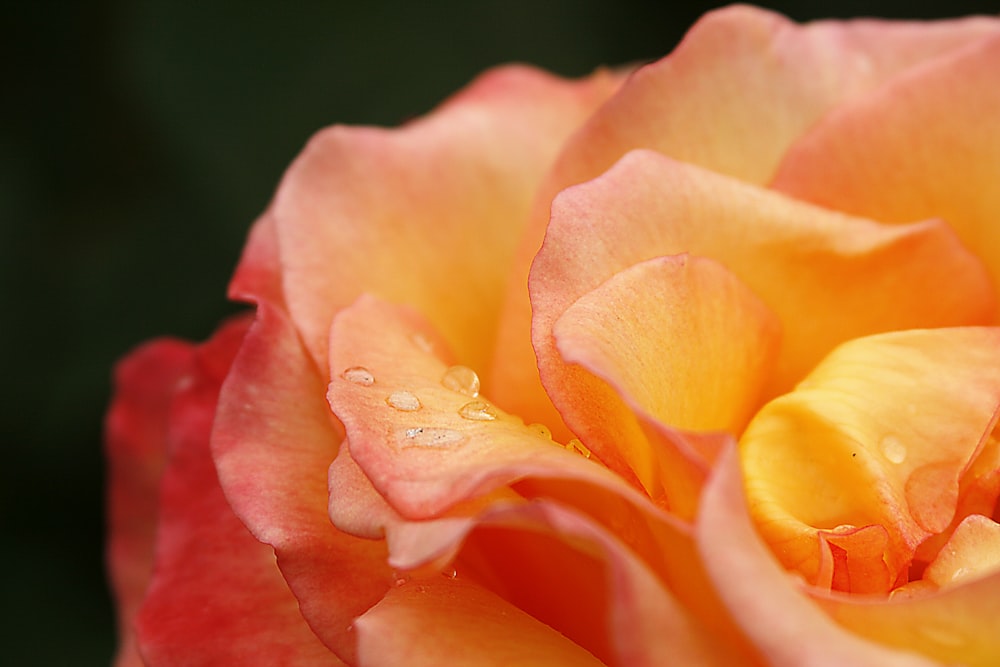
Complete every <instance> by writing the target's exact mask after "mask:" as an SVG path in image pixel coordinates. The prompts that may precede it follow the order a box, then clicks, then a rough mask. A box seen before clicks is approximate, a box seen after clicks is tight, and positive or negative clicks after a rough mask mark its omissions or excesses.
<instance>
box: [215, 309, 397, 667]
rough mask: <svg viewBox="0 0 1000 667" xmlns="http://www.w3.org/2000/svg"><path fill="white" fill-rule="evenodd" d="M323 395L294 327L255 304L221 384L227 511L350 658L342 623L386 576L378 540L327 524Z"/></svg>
mask: <svg viewBox="0 0 1000 667" xmlns="http://www.w3.org/2000/svg"><path fill="white" fill-rule="evenodd" d="M323 392H324V380H322V379H321V378H320V376H319V374H318V373H317V372H316V369H315V366H314V365H313V363H312V361H311V359H310V358H309V356H308V353H307V352H306V351H305V349H304V348H303V347H302V345H301V344H300V342H299V340H298V337H297V334H296V332H295V330H294V329H293V327H292V325H291V323H290V322H289V321H288V320H287V319H286V316H285V315H284V314H283V313H282V312H281V311H279V310H277V309H274V308H273V307H271V306H270V305H268V304H266V303H265V304H262V305H261V306H259V307H258V309H257V319H256V321H255V322H254V325H253V326H252V327H251V329H250V331H249V333H248V334H247V337H246V340H245V341H244V344H243V347H242V348H241V350H240V353H239V355H238V356H237V358H236V361H235V362H234V364H233V369H232V371H231V373H230V375H229V378H228V379H227V381H226V384H225V386H224V387H223V390H222V394H221V396H220V403H219V409H218V414H217V417H216V424H215V430H214V432H213V434H212V451H213V455H214V456H215V461H216V466H217V469H218V472H219V478H220V481H221V483H222V487H223V489H224V490H225V492H226V497H227V498H228V499H229V502H230V503H231V505H232V507H233V509H234V511H235V512H236V514H237V515H238V516H239V517H240V519H241V520H242V521H243V522H244V523H245V524H246V526H247V527H248V528H249V529H250V530H251V532H253V534H254V535H255V536H256V537H257V539H259V540H261V541H262V542H265V543H267V544H270V545H271V546H273V547H274V550H275V553H276V554H277V557H278V565H279V567H280V568H281V571H282V573H283V574H284V576H285V579H286V580H287V581H288V585H289V586H290V588H291V589H292V592H293V593H294V594H295V595H296V597H297V598H298V599H299V603H300V605H301V609H302V613H303V615H304V616H305V618H306V620H307V621H308V622H309V624H310V626H311V627H312V628H313V629H314V630H315V632H316V633H317V635H319V637H320V638H321V639H322V640H323V642H324V643H326V644H327V646H329V647H330V648H331V649H332V650H333V651H334V652H336V653H337V655H339V656H340V657H341V658H342V659H344V660H345V661H348V662H350V661H351V660H352V655H353V650H354V638H353V637H352V636H351V635H350V634H349V633H348V630H347V628H348V626H349V624H350V622H351V620H352V619H353V618H354V617H356V616H357V615H358V614H360V613H362V612H363V611H364V610H366V609H368V608H369V607H370V606H371V605H372V604H374V603H375V602H376V601H377V600H378V599H380V598H381V596H382V595H383V594H384V592H385V591H386V590H387V589H388V588H389V586H390V585H391V581H392V574H391V571H390V570H389V567H388V566H387V565H386V563H385V557H386V554H385V545H384V544H383V543H381V542H374V541H370V540H363V539H359V538H356V537H353V536H350V535H346V534H344V533H342V532H340V531H338V530H336V529H335V528H334V527H333V526H332V525H330V520H329V517H328V514H327V505H328V495H327V493H328V492H327V486H326V470H327V468H328V467H329V465H330V463H331V462H332V461H333V459H334V458H335V457H336V455H337V448H338V444H339V443H340V441H341V439H342V437H343V436H342V435H341V434H340V433H339V432H338V431H339V427H337V426H335V425H334V420H333V418H332V415H331V414H330V411H329V406H328V405H327V404H326V401H324V400H323Z"/></svg>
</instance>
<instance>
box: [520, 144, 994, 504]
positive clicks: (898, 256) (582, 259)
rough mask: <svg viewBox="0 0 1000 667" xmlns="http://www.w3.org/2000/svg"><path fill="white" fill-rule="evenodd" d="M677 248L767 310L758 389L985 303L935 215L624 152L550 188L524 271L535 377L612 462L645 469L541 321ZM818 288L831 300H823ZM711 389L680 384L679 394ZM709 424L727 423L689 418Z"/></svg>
mask: <svg viewBox="0 0 1000 667" xmlns="http://www.w3.org/2000/svg"><path fill="white" fill-rule="evenodd" d="M683 252H689V253H691V254H692V255H696V256H706V257H709V258H712V259H715V260H717V261H718V262H720V263H721V264H722V265H724V266H725V267H726V268H727V269H728V270H729V271H731V272H732V273H733V274H734V275H735V276H736V277H737V278H739V279H740V280H741V281H743V282H744V283H745V284H746V286H747V287H749V289H750V290H752V291H753V293H755V294H756V295H757V296H758V297H760V299H761V300H762V301H763V302H764V303H765V304H766V305H767V306H768V307H769V308H770V309H771V310H772V311H773V312H774V314H775V315H776V316H777V318H778V320H779V322H780V324H781V329H782V340H781V348H780V351H779V353H778V355H777V359H776V362H775V364H774V368H773V369H772V371H771V374H770V378H769V382H768V386H767V388H766V389H765V395H772V396H773V395H775V394H777V393H779V392H781V391H785V390H787V389H788V388H790V387H791V386H792V385H793V384H794V382H796V381H797V380H799V379H801V378H802V377H803V376H804V375H805V374H806V373H807V372H808V371H809V370H810V369H811V368H812V367H813V365H814V364H815V363H816V362H817V361H819V360H820V359H821V358H822V357H823V355H825V354H826V353H827V352H828V351H829V350H830V349H832V348H833V347H834V346H835V345H837V344H838V343H840V342H843V341H845V340H850V339H852V338H855V337H857V336H862V335H866V334H869V333H874V332H879V331H889V330H893V329H906V328H912V327H932V326H947V325H957V324H974V323H980V322H983V321H986V320H988V319H989V318H990V316H991V313H992V309H993V307H994V302H993V292H992V287H991V285H990V284H989V278H988V276H987V275H986V273H985V271H984V269H983V267H982V266H981V265H980V264H979V262H978V260H977V259H976V258H975V256H974V255H972V254H971V253H969V252H968V250H966V249H965V248H964V247H963V246H962V245H961V244H960V243H959V242H958V240H957V238H956V237H955V236H954V234H953V233H952V232H951V230H950V229H949V228H948V227H947V226H946V225H944V224H943V223H940V222H939V221H926V222H921V223H914V224H911V225H908V226H905V227H901V226H890V225H879V224H877V223H874V222H871V221H868V220H864V219H859V218H850V217H847V216H843V215H841V214H837V213H832V212H829V211H825V210H823V209H819V208H815V207H812V206H809V205H805V204H802V203H800V202H796V201H794V200H791V199H788V198H786V197H783V196H781V195H778V194H775V193H772V192H769V191H767V190H763V189H760V188H757V187H754V186H749V185H746V184H743V183H740V182H738V181H735V180H732V179H729V178H726V177H724V176H719V175H718V174H713V173H711V172H707V171H704V170H702V169H699V168H697V167H693V166H690V165H685V164H683V163H679V162H676V161H673V160H670V159H669V158H665V157H663V156H661V155H658V154H655V153H651V152H648V151H635V152H633V153H630V154H629V155H628V156H626V157H625V158H623V159H622V161H621V162H619V163H618V164H617V165H615V167H614V168H612V169H611V170H609V171H608V172H607V173H606V174H604V175H603V176H601V177H600V178H598V179H595V180H593V181H591V182H589V183H586V184H584V185H580V186H576V187H574V188H570V189H568V190H566V191H565V192H563V193H562V194H561V195H560V196H559V197H558V198H557V199H556V201H555V203H554V205H553V214H552V220H551V222H550V224H549V228H548V232H547V234H546V238H545V244H544V245H543V247H542V249H541V250H540V251H539V253H538V256H537V258H536V260H535V263H534V265H533V266H532V271H531V277H530V283H529V286H530V290H531V298H532V304H533V307H534V324H533V332H532V337H533V341H534V345H535V350H536V353H537V356H538V367H539V371H540V373H541V377H542V380H543V382H544V383H545V385H546V388H547V390H548V391H549V394H550V395H551V396H552V400H553V402H554V403H555V405H556V407H557V408H558V409H559V410H560V413H561V414H562V416H563V418H564V419H565V421H566V423H567V425H569V426H570V428H571V429H572V430H573V431H574V432H575V433H576V434H577V435H578V436H579V437H580V438H581V439H582V440H583V441H584V442H586V443H587V445H588V446H589V447H591V448H592V449H594V451H595V452H596V453H597V454H598V455H599V456H600V457H601V458H602V460H603V461H605V463H607V464H608V465H610V466H611V467H612V468H613V469H615V470H616V471H618V472H619V473H620V474H623V475H633V474H636V475H640V476H646V475H647V474H648V471H651V470H653V469H654V466H653V464H652V463H651V462H650V461H651V458H652V456H651V454H650V452H649V450H648V447H647V446H646V445H645V443H643V442H642V441H641V440H639V441H637V440H635V439H634V437H632V436H631V434H630V432H629V430H628V427H629V424H628V422H627V421H623V420H621V419H618V420H615V421H611V420H610V419H609V418H608V416H609V415H610V416H612V417H613V416H615V415H620V414H624V413H625V411H626V408H623V407H620V406H621V399H620V398H619V397H618V396H617V395H616V394H615V393H614V392H613V391H612V390H611V389H609V388H608V387H607V386H606V385H605V384H603V383H602V382H601V381H600V380H598V379H597V378H596V377H594V376H593V375H592V374H590V373H588V372H586V371H585V370H584V369H582V368H580V367H578V366H574V365H571V364H567V363H566V360H565V359H564V358H563V357H562V355H561V354H560V351H559V349H558V347H557V345H556V341H555V338H554V337H553V335H552V332H553V328H554V327H555V325H556V322H557V321H558V319H559V318H560V317H562V316H563V314H564V313H565V312H566V311H567V309H569V308H570V306H572V304H573V303H574V302H575V301H576V300H577V299H579V298H581V297H582V296H584V295H585V294H587V293H588V292H591V291H592V290H594V289H595V288H597V287H598V286H599V285H601V283H602V282H604V281H605V280H607V279H608V278H610V277H611V276H613V275H615V274H616V273H618V272H619V271H622V270H624V269H627V268H629V267H630V266H632V265H634V264H637V263H639V262H643V261H646V260H648V259H650V258H654V257H658V256H663V255H673V254H677V253H683ZM831 298H834V299H835V300H836V303H837V307H836V308H830V307H829V305H828V304H829V302H830V299H831ZM609 307H611V306H610V305H609ZM658 307H659V308H662V309H663V311H664V312H665V313H669V312H671V310H672V309H673V306H671V305H668V304H666V303H661V304H659V306H658ZM846 314H849V316H847V315H846ZM665 316H666V315H664V317H665ZM721 324H722V323H721V322H720V325H721ZM664 352H667V353H668V352H669V349H668V350H665V351H664V350H661V351H660V353H661V354H662V353H664ZM633 363H635V362H633ZM645 363H648V364H652V363H659V364H661V365H663V366H673V367H677V365H678V364H680V363H682V362H680V361H677V362H666V361H660V362H654V361H653V360H648V361H646V362H645ZM731 379H732V381H733V382H734V383H742V384H743V387H744V388H742V389H740V390H738V391H737V393H739V394H741V395H744V396H749V395H752V394H753V386H754V385H755V384H756V383H757V382H758V381H759V378H757V377H750V376H745V375H736V376H734V377H733V378H731ZM748 382H749V383H750V384H746V383H748ZM702 388H704V387H702ZM695 389H698V387H695ZM689 390H690V389H689ZM714 399H715V397H714V396H711V395H692V396H689V397H688V401H690V403H691V404H698V403H700V402H703V401H713V400H714ZM713 426H714V427H715V428H726V427H730V426H731V424H730V423H727V422H725V421H720V422H719V423H717V424H714V425H713V424H711V423H705V422H703V423H700V424H699V427H700V428H712V427H713ZM640 479H641V480H642V482H643V484H644V486H646V488H647V489H649V488H654V487H655V480H654V479H652V478H648V477H647V478H643V477H640Z"/></svg>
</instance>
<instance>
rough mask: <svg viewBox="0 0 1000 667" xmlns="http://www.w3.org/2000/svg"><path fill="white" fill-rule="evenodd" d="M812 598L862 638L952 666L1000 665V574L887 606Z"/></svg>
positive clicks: (849, 598)
mask: <svg viewBox="0 0 1000 667" xmlns="http://www.w3.org/2000/svg"><path fill="white" fill-rule="evenodd" d="M813 598H814V599H815V600H816V602H818V603H819V604H820V606H821V607H822V608H823V609H824V610H825V611H826V612H827V613H828V614H830V616H832V617H833V619H834V620H836V621H837V623H839V624H840V625H842V626H844V627H845V628H846V629H847V630H848V631H849V632H851V633H854V634H855V635H857V636H860V637H867V638H869V639H871V640H872V641H877V642H880V643H883V644H886V645H888V646H894V647H898V648H901V649H908V650H915V651H920V652H921V653H924V654H926V655H928V656H930V657H932V658H934V659H935V660H940V661H941V662H942V663H944V664H948V665H956V664H960V665H968V667H993V665H996V664H998V662H1000V635H998V634H997V631H996V628H997V618H1000V572H994V573H993V574H990V575H987V576H986V577H984V578H982V579H976V580H972V581H968V582H963V583H960V584H958V585H956V586H952V587H950V588H948V589H945V590H942V591H940V592H938V593H932V594H917V595H913V596H902V597H900V598H898V599H897V597H895V596H894V597H893V598H891V599H890V600H889V601H888V602H886V601H884V600H880V599H878V598H874V599H873V598H871V597H870V596H855V595H843V594H839V595H838V594H834V593H826V594H825V595H824V594H822V593H821V592H818V591H815V592H813ZM845 664H846V663H845ZM851 664H853V663H851Z"/></svg>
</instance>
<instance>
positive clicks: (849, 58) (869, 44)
mask: <svg viewBox="0 0 1000 667" xmlns="http://www.w3.org/2000/svg"><path fill="white" fill-rule="evenodd" d="M998 30H1000V21H997V20H995V19H989V18H974V19H963V20H955V21H938V22H934V23H927V22H885V21H871V20H863V21H851V22H837V21H820V22H817V23H810V24H806V25H804V26H799V25H796V24H794V23H792V22H790V21H788V20H787V19H785V18H784V17H782V16H779V15H777V14H774V13H772V12H769V11H767V10H763V9H758V8H755V7H748V6H745V5H742V6H741V5H737V6H733V7H726V8H723V9H719V10H716V11H713V12H709V13H708V14H706V15H705V16H704V17H703V18H702V19H701V20H700V21H699V22H698V23H697V24H695V26H694V27H693V28H691V30H690V31H689V33H688V34H687V36H686V37H685V38H684V41H683V42H682V43H681V44H680V46H678V48H677V49H676V50H675V51H674V53H672V54H671V55H670V56H668V57H666V58H664V59H662V60H660V61H658V62H656V63H653V64H652V65H649V66H647V67H645V68H643V69H641V70H639V71H638V72H636V74H635V75H634V76H632V77H631V78H630V79H628V80H627V81H626V82H625V84H624V85H623V86H622V88H621V90H620V91H619V92H618V93H617V94H616V95H615V96H614V97H612V98H611V99H610V100H608V102H607V103H606V104H604V105H603V106H602V107H601V108H600V109H599V110H598V111H597V112H596V113H595V114H594V116H593V117H592V118H591V119H590V121H588V123H587V125H586V126H584V128H582V129H581V131H580V132H578V133H576V134H575V135H574V136H573V137H572V138H571V139H570V141H569V142H568V143H567V146H566V148H565V149H564V150H563V152H562V153H561V154H560V157H559V159H558V161H557V163H556V165H555V167H554V168H553V171H552V172H551V173H550V174H549V176H548V178H547V179H546V182H545V185H543V187H542V189H541V192H540V196H539V197H537V198H536V200H535V205H534V207H533V209H532V215H531V219H530V222H529V224H528V226H527V229H526V230H525V234H524V236H523V238H522V242H521V244H520V246H519V247H518V251H517V261H516V267H515V271H514V275H515V276H521V275H525V274H526V272H527V269H528V266H529V265H530V264H531V261H532V259H533V258H534V256H535V254H536V252H537V251H538V248H539V246H540V245H541V243H542V237H543V235H544V233H545V228H546V225H547V223H548V221H549V208H550V205H551V202H552V199H553V198H554V197H555V196H556V194H557V193H558V192H559V191H561V190H563V189H565V188H566V187H567V186H570V185H574V184H577V183H582V182H584V181H586V180H589V179H592V178H594V177H596V176H598V175H599V174H601V173H602V172H604V171H605V170H607V169H608V168H609V167H610V166H611V165H613V164H614V163H615V162H616V161H617V160H618V159H619V158H621V157H622V156H623V155H625V153H627V152H628V151H630V150H632V149H635V148H649V149H653V150H656V151H658V152H661V153H663V154H664V155H669V156H671V157H674V158H676V159H678V160H682V161H685V162H690V163H692V164H697V165H700V166H703V167H706V168H708V169H711V170H713V171H717V172H721V173H726V174H730V175H732V176H735V177H737V178H740V179H743V180H746V181H750V182H754V183H760V184H763V183H765V182H767V181H768V180H770V179H771V177H772V175H773V173H774V170H775V169H776V168H777V166H778V164H779V160H780V159H781V157H782V156H783V155H784V153H785V151H786V150H787V149H788V147H789V146H790V145H791V144H792V142H793V141H795V140H796V139H798V137H800V136H801V135H802V134H803V133H804V132H805V131H806V130H807V129H808V128H810V127H812V125H813V124H814V123H816V122H817V121H818V120H819V119H820V118H821V117H822V116H823V114H825V113H826V112H827V111H829V110H830V109H832V108H834V107H836V106H837V105H839V104H842V103H844V101H845V100H847V99H850V98H852V97H854V96H857V95H860V94H862V93H864V92H865V91H868V90H871V89H873V88H875V87H877V86H879V85H881V84H882V83H883V82H885V81H886V80H888V79H889V78H891V77H893V76H894V75H896V74H897V73H898V72H899V71H901V70H904V69H905V68H907V67H910V66H913V65H915V64H917V63H919V62H921V61H924V60H927V59H932V58H935V57H938V56H940V55H941V54H945V53H948V52H949V51H951V50H952V49H955V48H958V47H961V46H962V45H964V44H966V43H968V42H969V40H972V39H975V38H976V37H978V36H981V35H985V34H987V33H990V32H993V33H995V32H997V31H998ZM872 127H878V126H872ZM903 154H906V153H905V152H904V153H903ZM820 155H822V154H820ZM922 217H928V216H916V217H913V218H910V219H911V220H919V219H921V218H922ZM530 326H531V308H530V305H529V303H528V302H527V300H526V299H525V298H524V286H523V283H521V282H520V280H515V281H512V282H511V283H510V288H509V290H508V295H507V300H506V304H505V310H504V316H503V317H502V318H501V331H500V334H499V338H498V341H499V343H498V345H497V355H496V357H495V359H494V361H493V373H492V374H493V375H494V376H495V377H496V378H497V382H496V387H495V389H494V394H495V395H494V398H495V400H496V401H497V402H498V403H499V404H500V405H502V406H504V407H505V408H506V409H508V410H511V411H512V412H515V413H517V414H520V415H522V416H524V417H525V418H530V419H531V420H533V421H544V422H546V423H549V424H553V425H554V424H555V423H556V421H557V420H556V419H555V418H554V414H553V413H552V412H551V407H548V408H546V407H545V405H546V404H545V403H544V401H543V400H542V398H543V397H544V392H543V391H542V388H541V384H539V381H538V377H537V375H536V374H535V373H534V372H533V367H534V366H533V365H534V361H535V356H534V352H533V350H532V349H531V348H530V347H529V346H528V344H527V341H528V339H529V332H530Z"/></svg>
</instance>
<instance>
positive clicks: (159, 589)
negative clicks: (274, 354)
mask: <svg viewBox="0 0 1000 667" xmlns="http://www.w3.org/2000/svg"><path fill="white" fill-rule="evenodd" d="M246 326H247V322H246V321H239V322H236V323H235V324H233V325H230V326H229V327H227V328H226V329H224V330H223V331H222V332H221V333H220V334H218V335H217V336H216V338H215V339H213V340H212V341H211V342H210V343H208V344H207V345H206V346H204V347H202V348H201V349H199V359H198V362H199V363H198V364H196V365H194V367H193V368H192V369H191V371H192V372H191V375H190V376H189V380H190V381H189V382H188V383H186V387H185V388H184V389H183V390H181V391H180V392H178V393H177V395H176V396H175V397H174V400H173V402H172V406H171V410H170V414H169V427H168V430H167V440H168V442H169V446H170V456H169V464H168V467H167V469H166V471H165V473H164V476H163V482H162V487H161V495H160V506H161V510H160V516H159V529H158V532H157V539H156V570H155V573H154V575H153V578H152V580H151V582H150V585H149V591H148V593H147V595H146V598H145V600H144V602H143V604H142V607H141V610H140V612H139V614H138V615H137V617H136V626H137V633H138V639H139V647H140V650H141V653H142V656H143V658H144V660H145V661H146V662H147V663H148V664H150V665H162V666H170V665H185V666H194V665H220V664H247V663H251V662H261V661H263V662H268V663H271V664H283V665H332V664H339V661H338V660H336V658H335V657H334V656H333V655H332V654H331V653H330V651H329V649H327V647H326V646H324V645H323V644H322V643H321V642H320V641H319V639H318V638H317V637H316V635H314V634H313V633H312V631H311V630H310V629H309V626H308V625H307V624H306V622H305V619H303V618H302V615H301V614H300V613H299V609H298V601H297V600H296V599H295V597H294V596H293V595H292V593H291V591H289V589H288V586H287V584H286V583H285V580H284V579H283V578H282V576H281V572H280V571H279V570H278V568H277V567H276V566H275V562H274V552H273V551H272V549H271V548H270V547H268V546H266V545H264V544H261V543H260V542H258V541H257V540H255V539H254V538H253V536H252V535H251V534H250V533H249V532H248V531H247V530H246V528H245V527H244V526H243V524H242V523H240V520H239V519H238V518H237V517H236V516H235V515H234V514H233V512H232V509H231V508H230V507H229V504H228V503H227V502H226V499H225V496H224V495H223V493H222V489H221V487H220V486H219V483H218V478H217V476H216V473H215V467H214V465H213V462H212V458H211V455H210V452H209V437H210V433H211V428H212V422H213V419H214V416H215V407H216V399H217V396H218V392H219V387H220V385H221V383H222V380H223V377H224V375H225V374H224V372H223V373H218V372H213V370H218V369H224V368H226V367H228V364H229V362H230V361H231V360H232V358H233V356H234V355H235V353H236V350H237V348H238V345H239V342H240V338H241V337H242V335H243V333H244V332H245V330H246Z"/></svg>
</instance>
